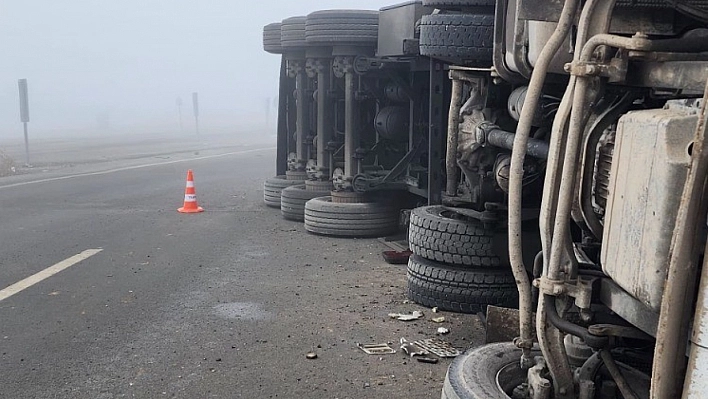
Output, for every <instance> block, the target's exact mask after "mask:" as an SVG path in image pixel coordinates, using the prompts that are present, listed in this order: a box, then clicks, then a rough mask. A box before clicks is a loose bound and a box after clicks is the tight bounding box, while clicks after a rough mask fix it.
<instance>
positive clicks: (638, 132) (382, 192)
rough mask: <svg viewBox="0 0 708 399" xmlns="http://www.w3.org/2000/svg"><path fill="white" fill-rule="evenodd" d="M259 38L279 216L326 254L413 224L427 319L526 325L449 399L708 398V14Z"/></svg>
mask: <svg viewBox="0 0 708 399" xmlns="http://www.w3.org/2000/svg"><path fill="white" fill-rule="evenodd" d="M263 35H264V36H263V44H264V49H265V50H266V51H268V52H271V53H274V54H279V55H281V57H282V63H281V70H280V95H279V113H278V131H277V135H278V151H277V159H276V176H275V177H273V178H271V179H268V180H267V181H266V182H265V184H264V201H265V203H266V205H269V206H272V207H276V208H280V209H281V212H282V214H283V217H285V218H286V219H291V220H297V221H303V222H304V225H305V228H306V230H307V231H309V232H311V233H314V234H323V235H330V236H340V237H364V236H384V235H390V234H394V233H396V232H397V231H398V230H399V225H400V224H401V220H402V219H403V220H404V221H405V225H406V228H407V234H406V238H407V241H408V244H409V246H410V249H411V251H412V255H411V257H410V260H409V264H408V296H409V298H410V299H411V300H413V301H415V302H417V303H420V304H422V305H425V306H431V307H433V306H435V307H440V308H441V309H446V310H451V311H460V312H473V313H476V312H479V311H486V309H487V306H489V305H493V306H504V307H512V308H518V311H517V315H518V320H519V322H518V324H517V326H516V334H515V336H516V337H517V338H516V339H514V341H513V342H507V343H492V344H489V345H487V346H483V347H481V348H474V349H471V350H470V351H469V352H467V353H466V354H465V355H464V356H461V357H459V358H458V359H456V360H455V362H454V363H453V364H452V365H451V367H450V369H449V371H448V375H447V377H446V381H445V385H444V388H443V392H442V397H443V398H534V399H542V398H622V397H624V398H649V397H651V398H673V397H685V398H702V397H704V396H705V395H707V394H708V379H706V378H704V376H705V375H706V373H708V350H707V349H706V348H708V329H706V328H704V327H703V325H704V323H708V321H707V320H705V316H704V313H705V310H706V309H708V303H706V301H708V283H707V282H708V276H703V275H702V274H703V273H704V272H706V273H708V268H705V267H703V261H704V256H703V253H704V248H705V242H706V230H707V223H706V209H707V208H708V207H707V206H706V202H705V193H706V184H705V183H706V172H707V170H708V151H707V150H708V142H706V138H705V135H706V107H708V103H707V102H706V99H707V98H708V94H707V92H706V81H707V80H708V2H706V1H698V0H585V1H582V2H581V1H578V0H566V1H558V0H497V1H494V0H428V1H425V0H424V1H422V2H421V1H417V2H416V1H413V2H407V3H402V4H398V5H393V6H390V7H385V8H383V9H381V10H380V11H368V10H324V11H316V12H313V13H311V14H309V15H308V16H301V17H292V18H288V19H285V20H283V21H282V22H278V23H273V24H270V25H267V26H266V27H265V28H264V32H263ZM402 210H403V212H401V211H402Z"/></svg>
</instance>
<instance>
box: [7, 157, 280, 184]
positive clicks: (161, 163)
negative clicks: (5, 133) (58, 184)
mask: <svg viewBox="0 0 708 399" xmlns="http://www.w3.org/2000/svg"><path fill="white" fill-rule="evenodd" d="M275 148H276V147H266V148H255V149H252V150H244V151H233V152H226V153H223V154H216V155H205V156H203V157H196V158H189V159H177V160H174V161H166V162H155V163H148V164H144V165H134V166H126V167H123V168H116V169H109V170H102V171H98V172H88V173H78V174H75V175H68V176H59V177H50V178H46V179H40V180H32V181H25V182H19V183H12V184H6V185H4V186H0V190H2V189H5V188H12V187H20V186H27V185H30V184H38V183H47V182H52V181H58V180H69V179H76V178H78V177H86V176H99V175H107V174H110V173H116V172H123V171H126V170H135V169H143V168H151V167H153V166H162V165H171V164H175V163H183V162H192V161H201V160H204V159H212V158H222V157H228V156H231V155H242V154H249V153H252V152H259V151H270V150H274V149H275Z"/></svg>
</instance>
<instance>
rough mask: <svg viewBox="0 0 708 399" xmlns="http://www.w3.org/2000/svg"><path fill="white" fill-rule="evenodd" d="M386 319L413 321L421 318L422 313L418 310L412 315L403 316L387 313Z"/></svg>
mask: <svg viewBox="0 0 708 399" xmlns="http://www.w3.org/2000/svg"><path fill="white" fill-rule="evenodd" d="M388 317H390V318H392V319H396V320H401V321H413V320H418V319H420V318H421V317H423V312H421V311H420V310H414V311H413V313H411V314H404V313H389V314H388Z"/></svg>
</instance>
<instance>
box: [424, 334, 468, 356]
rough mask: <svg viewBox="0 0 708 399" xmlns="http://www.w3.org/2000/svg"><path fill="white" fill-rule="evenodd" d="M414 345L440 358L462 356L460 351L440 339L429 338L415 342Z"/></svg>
mask: <svg viewBox="0 0 708 399" xmlns="http://www.w3.org/2000/svg"><path fill="white" fill-rule="evenodd" d="M413 344H414V345H415V346H417V347H419V348H422V349H423V350H425V351H429V352H431V353H434V354H436V355H438V356H440V357H456V356H459V355H461V354H462V352H460V350H459V349H457V348H455V347H454V346H452V345H451V344H450V343H449V342H445V341H443V340H441V339H439V338H427V339H421V340H418V341H414V342H413Z"/></svg>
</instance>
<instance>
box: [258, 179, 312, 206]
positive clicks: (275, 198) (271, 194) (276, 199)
mask: <svg viewBox="0 0 708 399" xmlns="http://www.w3.org/2000/svg"><path fill="white" fill-rule="evenodd" d="M304 183H305V182H304V181H303V180H287V179H286V177H285V175H279V176H275V177H271V178H270V179H267V180H266V181H265V182H264V183H263V202H265V204H266V205H268V206H269V207H271V208H278V209H280V195H281V192H282V191H283V189H284V188H286V187H290V186H294V185H296V184H304Z"/></svg>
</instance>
